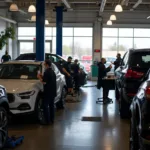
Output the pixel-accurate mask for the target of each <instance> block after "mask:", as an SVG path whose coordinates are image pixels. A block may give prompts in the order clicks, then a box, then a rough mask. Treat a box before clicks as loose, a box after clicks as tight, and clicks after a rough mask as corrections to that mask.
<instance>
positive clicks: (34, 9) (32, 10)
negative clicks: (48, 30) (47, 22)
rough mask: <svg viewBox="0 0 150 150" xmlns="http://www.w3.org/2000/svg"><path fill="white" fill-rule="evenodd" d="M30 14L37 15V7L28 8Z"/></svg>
mask: <svg viewBox="0 0 150 150" xmlns="http://www.w3.org/2000/svg"><path fill="white" fill-rule="evenodd" d="M28 12H31V13H35V12H36V8H35V6H34V5H30V6H29V8H28Z"/></svg>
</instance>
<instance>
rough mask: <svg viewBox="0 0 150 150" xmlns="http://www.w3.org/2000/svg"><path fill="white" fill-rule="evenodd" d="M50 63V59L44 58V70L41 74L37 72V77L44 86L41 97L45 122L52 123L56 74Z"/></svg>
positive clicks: (55, 93) (55, 94)
mask: <svg viewBox="0 0 150 150" xmlns="http://www.w3.org/2000/svg"><path fill="white" fill-rule="evenodd" d="M51 65H52V63H51V61H50V60H45V62H44V68H45V72H44V75H43V76H42V75H41V74H40V73H38V75H37V77H38V79H39V80H40V81H41V82H42V83H43V86H44V92H43V95H44V97H43V98H44V99H43V106H44V116H45V121H46V123H45V124H49V123H54V111H55V110H54V100H55V97H56V96H57V89H56V88H57V87H56V74H55V72H54V71H53V70H52V67H51Z"/></svg>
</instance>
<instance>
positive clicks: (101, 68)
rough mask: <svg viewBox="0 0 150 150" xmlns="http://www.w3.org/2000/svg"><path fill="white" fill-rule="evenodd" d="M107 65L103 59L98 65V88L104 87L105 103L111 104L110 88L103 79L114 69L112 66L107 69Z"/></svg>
mask: <svg viewBox="0 0 150 150" xmlns="http://www.w3.org/2000/svg"><path fill="white" fill-rule="evenodd" d="M104 64H106V59H105V58H102V59H101V62H99V63H98V82H97V88H98V89H100V88H101V87H103V100H104V102H109V101H111V99H110V98H108V94H109V87H108V85H106V84H104V83H103V78H104V77H105V76H106V75H107V72H109V71H110V70H111V68H112V66H111V65H110V66H109V67H108V68H106V67H105V65H104Z"/></svg>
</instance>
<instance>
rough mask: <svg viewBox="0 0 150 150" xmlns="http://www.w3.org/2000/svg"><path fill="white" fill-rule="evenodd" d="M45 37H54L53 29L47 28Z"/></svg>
mask: <svg viewBox="0 0 150 150" xmlns="http://www.w3.org/2000/svg"><path fill="white" fill-rule="evenodd" d="M45 36H52V28H51V27H46V28H45Z"/></svg>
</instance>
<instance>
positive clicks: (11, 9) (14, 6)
mask: <svg viewBox="0 0 150 150" xmlns="http://www.w3.org/2000/svg"><path fill="white" fill-rule="evenodd" d="M9 10H10V11H19V9H18V6H17V5H16V4H11V5H10V8H9Z"/></svg>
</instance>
